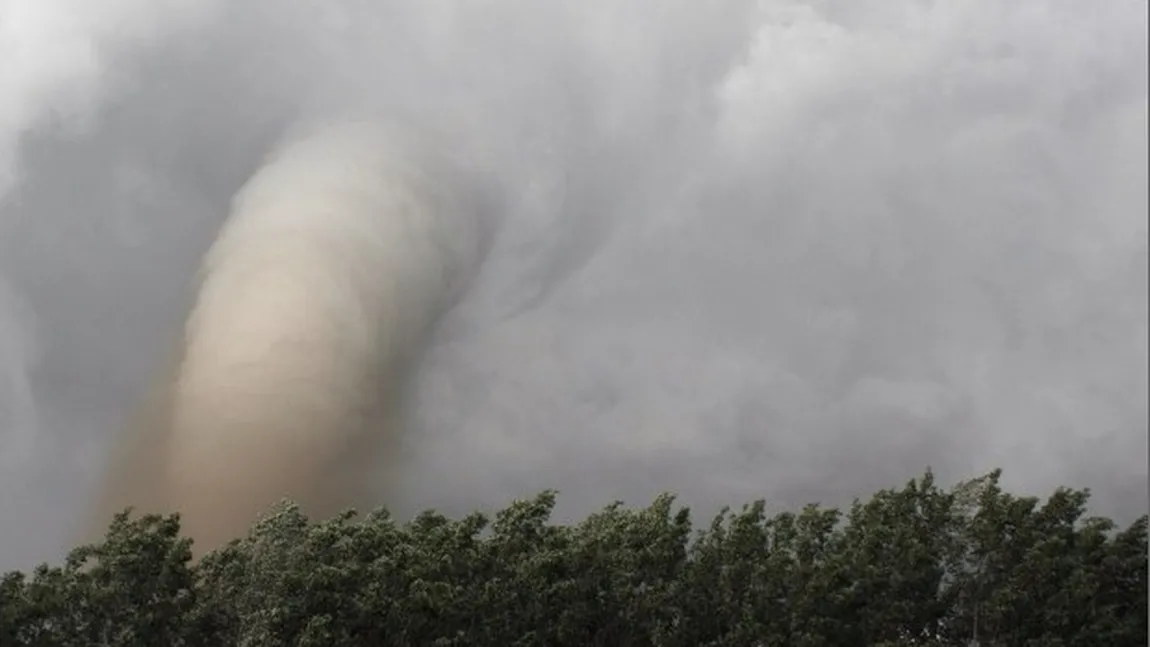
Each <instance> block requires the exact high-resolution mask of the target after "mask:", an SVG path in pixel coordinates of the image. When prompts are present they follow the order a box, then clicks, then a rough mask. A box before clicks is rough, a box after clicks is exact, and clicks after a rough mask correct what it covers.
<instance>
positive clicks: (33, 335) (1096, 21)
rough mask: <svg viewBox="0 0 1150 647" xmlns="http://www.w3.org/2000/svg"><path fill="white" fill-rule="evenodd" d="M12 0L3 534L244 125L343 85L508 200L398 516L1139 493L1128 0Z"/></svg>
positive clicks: (123, 372)
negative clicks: (709, 0)
mask: <svg viewBox="0 0 1150 647" xmlns="http://www.w3.org/2000/svg"><path fill="white" fill-rule="evenodd" d="M7 7H8V8H7V9H6V10H7V11H9V12H10V14H11V16H12V17H13V18H11V19H9V17H8V16H5V17H4V18H0V25H2V27H0V52H9V51H14V50H15V49H16V48H19V49H20V51H21V52H23V53H24V54H23V55H22V56H21V57H11V56H8V55H6V54H0V92H2V93H3V95H4V96H5V97H6V99H5V105H4V107H3V108H0V162H3V167H4V168H5V169H7V171H5V176H4V177H6V178H8V179H7V180H5V183H4V184H3V186H2V188H0V190H3V195H2V198H0V430H2V431H3V433H4V434H5V435H4V437H3V441H2V442H3V443H4V450H3V453H2V454H0V492H2V493H3V494H2V495H0V518H2V519H4V520H5V522H4V524H3V526H4V530H3V531H2V533H3V534H2V535H0V567H4V568H7V567H10V566H17V565H25V564H27V563H28V562H29V561H31V560H39V559H47V558H53V557H55V556H56V555H57V554H58V551H59V550H61V549H62V548H63V547H64V546H66V545H67V544H68V541H69V538H70V535H69V533H70V530H71V528H72V527H73V526H74V524H75V523H77V514H78V510H79V507H80V506H82V504H83V502H84V500H85V497H86V491H85V490H86V489H87V488H90V487H91V486H92V484H93V483H94V479H95V476H96V471H97V469H98V468H99V465H100V461H101V458H102V456H103V454H104V453H105V452H106V451H108V449H109V448H110V446H111V439H112V438H113V437H114V435H115V434H116V433H117V430H118V428H119V427H121V426H122V425H123V422H124V420H125V418H126V417H127V416H128V415H129V414H130V411H131V406H132V404H133V403H134V402H136V401H137V400H138V398H139V397H140V395H141V392H142V389H143V388H144V386H145V385H146V383H147V379H148V378H149V377H150V376H151V375H152V374H154V373H155V371H156V370H157V369H158V368H159V367H160V366H162V364H163V362H164V360H166V359H168V355H167V353H168V352H170V351H169V349H170V342H171V340H172V338H173V336H174V335H176V334H178V324H179V321H180V318H181V316H182V313H183V308H185V307H186V304H187V299H188V295H187V292H186V288H187V286H188V285H189V284H190V281H191V278H192V272H193V271H194V267H195V263H196V261H197V258H198V255H199V254H200V253H201V252H202V251H203V249H204V248H205V247H206V245H207V244H208V243H209V241H210V239H211V237H212V235H213V233H214V229H215V227H216V226H218V224H219V222H220V220H221V218H222V217H223V214H224V213H225V209H226V205H227V201H228V200H229V198H230V195H231V194H232V192H233V191H234V190H235V189H236V188H237V187H238V186H239V185H240V184H241V183H242V182H243V181H244V179H245V178H246V176H247V174H249V173H250V172H251V171H252V170H253V169H254V168H255V166H256V164H257V163H258V160H259V158H260V156H261V155H262V154H263V152H264V151H265V150H266V148H267V147H268V145H269V144H270V143H271V142H272V141H274V140H275V139H276V137H277V136H278V135H279V134H280V133H281V132H282V131H283V129H284V128H285V127H287V126H288V125H289V124H291V123H292V122H294V121H295V120H297V119H300V118H306V117H309V116H316V115H326V114H335V113H343V112H357V111H373V112H381V113H384V114H387V115H388V116H390V117H393V118H396V119H401V120H404V121H406V122H407V123H410V124H412V125H413V127H419V128H431V129H435V130H439V131H442V132H444V133H446V134H448V135H449V136H451V137H454V138H456V141H458V142H460V145H461V149H460V151H459V154H460V155H461V156H463V157H466V158H469V159H471V160H473V161H474V162H475V163H476V164H478V165H480V166H482V168H484V169H485V170H486V171H487V172H489V173H490V174H491V175H492V176H493V177H494V178H495V179H496V181H497V182H498V184H499V186H501V187H502V189H503V191H504V198H505V200H506V208H505V212H506V213H505V217H504V219H503V220H502V222H501V223H500V227H499V236H498V238H497V239H496V242H495V247H494V249H493V250H492V253H491V255H490V257H489V261H488V263H487V265H486V266H485V267H484V270H483V273H482V274H481V275H480V276H479V277H477V281H476V283H475V286H474V289H473V291H472V292H471V293H470V294H469V295H468V296H467V298H466V299H465V300H464V301H463V302H462V303H461V305H460V307H459V308H458V309H457V311H455V312H454V313H452V315H451V316H450V319H449V322H448V324H449V325H448V326H447V327H446V328H445V330H444V331H443V334H442V335H441V336H440V339H439V340H438V342H437V343H436V344H435V345H434V347H433V348H432V349H431V350H430V351H429V353H428V355H427V357H426V360H425V362H424V363H423V365H422V367H421V370H420V371H419V374H418V375H417V376H416V379H415V383H414V388H413V393H412V399H413V406H414V419H413V421H412V428H411V429H410V431H409V434H408V448H407V449H408V451H409V452H410V459H409V461H408V463H407V465H408V468H409V472H410V474H409V476H408V492H409V497H408V499H407V500H405V501H403V502H400V507H402V508H404V509H412V508H416V507H423V506H437V507H440V508H443V509H447V510H453V511H461V510H465V509H469V508H471V507H473V506H476V505H481V506H494V505H499V504H502V503H503V502H504V501H505V500H506V499H507V498H508V497H512V496H519V495H526V494H530V493H532V492H534V491H535V490H538V489H540V488H543V487H558V488H560V489H561V490H563V492H564V495H563V497H562V499H561V506H562V508H563V512H564V514H582V513H584V512H586V511H587V510H588V509H590V508H591V507H596V506H598V505H601V504H603V503H605V502H607V501H608V500H610V499H615V498H623V499H627V500H629V501H634V502H644V501H645V500H647V499H649V498H650V497H652V496H653V495H654V494H655V493H657V492H659V491H662V490H675V491H678V492H680V493H682V495H683V496H684V498H685V500H687V501H688V502H690V503H693V504H698V505H700V506H702V507H704V508H707V509H713V506H715V505H718V504H723V503H736V504H737V503H739V502H742V501H745V500H748V499H750V498H757V497H767V498H770V499H771V500H772V501H775V502H777V503H778V504H779V505H793V504H796V503H801V502H804V501H808V500H813V499H821V500H824V501H828V502H840V501H842V500H843V499H844V498H846V497H849V496H851V495H855V494H865V493H866V492H867V491H868V490H870V489H872V488H876V487H882V486H886V485H889V484H891V483H892V482H897V481H898V480H901V479H903V478H906V477H909V476H911V475H913V474H914V473H916V472H917V471H919V470H920V469H922V468H923V467H925V466H926V465H927V464H929V465H932V466H934V467H935V468H936V469H937V470H938V471H940V472H941V473H942V474H943V475H944V476H945V477H947V478H959V477H963V476H967V475H971V474H974V473H979V472H982V471H985V470H987V469H990V468H992V467H994V466H1003V467H1005V468H1006V469H1007V477H1008V481H1009V482H1010V483H1011V484H1012V485H1014V486H1017V487H1020V488H1024V489H1027V490H1032V491H1041V490H1044V489H1046V488H1049V487H1051V486H1053V485H1056V484H1059V483H1069V484H1073V485H1079V486H1089V487H1092V488H1093V489H1094V490H1095V491H1096V492H1097V494H1098V497H1099V506H1100V509H1101V510H1102V511H1104V512H1108V513H1119V514H1123V515H1129V514H1133V513H1136V512H1140V511H1143V510H1145V508H1146V504H1147V496H1146V438H1147V424H1148V414H1147V397H1146V393H1147V386H1148V384H1147V328H1148V324H1147V321H1148V317H1147V297H1146V293H1147V278H1146V277H1147V272H1146V264H1147V209H1148V205H1147V180H1146V177H1147V171H1148V169H1147V126H1146V119H1147V95H1146V92H1147V82H1146V78H1147V65H1146V37H1147V30H1146V8H1145V5H1144V3H1138V2H1135V1H1133V0H1131V1H1125V0H1121V1H1114V2H1107V3H1101V4H1097V5H1090V6H1086V5H1078V4H1074V3H1065V2H1059V1H1057V0H1044V1H1042V2H1030V3H1022V4H1018V3H1013V4H1012V3H1002V2H992V1H991V0H985V1H978V2H967V3H957V4H956V3H934V2H917V1H911V0H873V1H870V0H867V1H859V0H851V1H850V2H846V1H841V2H840V1H830V0H828V1H822V2H790V1H786V0H776V1H773V2H763V3H753V2H728V3H724V4H723V8H722V9H715V8H714V6H713V5H711V6H708V7H703V6H702V5H700V4H699V3H694V2H687V1H685V0H684V1H677V2H658V3H656V2H640V1H638V0H634V1H630V2H610V3H608V2H588V1H586V0H583V1H581V2H558V3H537V2H529V1H527V0H500V1H493V2H488V3H479V4H476V5H469V6H468V7H465V8H461V7H460V6H457V5H456V4H453V3H442V2H419V3H415V2H379V1H378V0H372V1H368V0H340V1H338V2H328V3H309V2H304V1H303V0H287V1H280V2H274V3H273V2H270V1H264V0H244V1H242V2H233V3H227V4H226V5H225V4H222V3H208V2H204V3H185V2H180V1H178V0H171V1H169V2H163V3H161V2H156V1H155V0H150V1H149V2H147V3H145V2H141V1H138V0H100V2H92V1H91V0H86V1H85V2H80V0H52V1H49V0H35V2H33V1H31V0H29V1H28V2H24V1H22V0H19V1H16V2H9V3H8V5H7ZM65 36H66V37H67V38H64V37H65ZM62 39H63V40H66V41H67V42H68V43H74V45H70V46H69V47H67V48H61V47H59V46H58V44H59V43H60V42H62ZM9 171H15V173H10V172H9Z"/></svg>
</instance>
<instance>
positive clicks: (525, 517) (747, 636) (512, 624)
mask: <svg viewBox="0 0 1150 647" xmlns="http://www.w3.org/2000/svg"><path fill="white" fill-rule="evenodd" d="M999 476H1000V474H999V473H998V472H993V473H991V474H989V475H987V476H985V477H983V478H980V479H976V480H973V481H969V482H966V483H963V484H960V485H959V486H958V487H955V488H952V489H943V488H940V487H939V486H938V485H937V484H936V483H935V481H934V478H933V476H932V475H931V474H930V473H929V472H927V473H926V474H925V475H924V476H923V477H921V478H918V479H914V480H912V481H910V482H909V483H907V484H906V485H905V486H904V487H903V488H901V489H890V490H883V491H880V492H878V493H876V494H875V495H874V496H872V497H871V498H870V499H869V500H867V501H865V502H864V501H856V502H855V503H854V504H853V505H851V506H850V507H849V509H847V510H845V511H840V510H837V509H833V508H825V507H819V506H808V507H806V508H804V509H802V510H801V511H798V512H781V513H777V514H774V515H773V516H772V515H768V513H767V506H766V504H765V502H763V501H758V502H755V503H753V504H750V505H747V506H744V507H743V508H742V509H741V510H740V511H739V512H732V511H731V510H724V511H722V512H721V513H720V514H718V515H717V516H716V517H715V518H714V519H713V520H712V521H711V523H710V525H709V526H707V527H705V528H703V529H701V530H695V529H694V528H693V526H692V522H691V518H690V514H689V511H688V510H687V509H686V508H682V507H677V506H676V505H675V501H674V498H673V497H671V496H669V495H665V496H661V497H659V498H658V499H656V500H655V501H654V502H653V503H652V504H651V505H650V506H648V507H646V508H642V509H628V508H625V507H623V506H622V504H620V503H616V504H612V505H610V506H608V507H606V508H605V509H603V510H602V511H600V512H599V513H596V514H593V515H591V516H589V517H588V518H586V519H585V520H583V521H582V522H580V523H577V524H572V525H561V524H555V523H552V522H551V521H550V518H551V513H552V510H553V508H554V505H555V500H556V493H555V492H552V491H548V492H543V493H541V494H540V495H538V496H537V497H535V498H534V499H531V500H526V501H518V502H515V503H513V504H511V505H510V506H508V507H507V508H506V509H504V510H502V511H500V512H498V513H497V514H495V515H494V517H493V518H489V517H487V516H485V515H481V514H473V515H470V516H467V517H464V518H461V519H450V518H447V517H445V516H443V515H440V514H437V513H435V512H425V513H423V514H422V515H420V516H418V517H416V518H415V519H413V520H411V521H409V522H406V523H401V522H399V521H398V520H396V519H394V518H393V517H391V516H390V515H389V514H388V513H387V512H386V511H382V510H381V511H377V512H374V513H372V514H370V515H367V516H366V517H363V518H357V517H355V515H354V514H352V513H350V512H349V513H348V514H345V515H342V516H340V517H337V518H334V519H331V520H327V521H323V522H318V523H316V522H312V521H309V520H308V519H307V518H306V517H305V516H304V515H303V514H302V513H301V512H300V510H299V509H298V508H297V507H295V506H294V505H292V504H290V503H285V504H283V505H280V506H277V507H276V508H275V509H273V510H272V511H271V512H270V513H269V514H268V515H267V516H266V518H265V519H263V520H262V521H261V522H260V523H258V524H256V525H255V526H254V527H253V528H252V530H251V532H250V533H249V535H248V536H247V537H245V538H243V539H240V540H237V541H235V542H232V543H231V544H229V545H228V546H226V547H224V548H222V549H220V550H217V551H215V552H213V553H210V554H208V555H207V556H205V557H204V558H203V559H202V560H201V561H199V562H198V563H193V562H192V560H191V552H190V550H189V547H190V542H189V540H187V539H186V538H182V537H181V536H180V534H179V519H178V516H177V515H171V516H167V517H159V516H146V517H142V518H138V519H132V518H131V517H130V516H129V515H128V514H127V513H124V514H121V515H119V516H117V517H116V518H115V520H114V521H113V523H112V525H111V527H110V528H109V531H108V534H107V536H106V538H105V540H104V541H103V542H102V543H100V544H97V545H93V546H84V547H81V548H78V549H76V550H74V551H73V552H72V553H71V554H70V555H69V557H68V559H67V560H66V561H65V563H64V564H63V565H62V566H55V567H52V566H48V565H43V566H41V567H39V568H37V569H35V570H34V571H33V572H32V573H31V574H23V573H10V574H8V575H6V576H4V577H3V579H0V645H4V646H7V645H13V646H16V645H45V646H46V645H85V646H87V645H173V646H199V645H204V646H207V645H253V646H254V645H298V646H301V647H302V646H307V645H325V646H328V645H348V646H352V645H397V646H413V645H499V646H505V645H523V646H526V645H548V646H561V645H580V646H583V645H603V646H606V645H612V646H615V645H619V646H661V647H688V646H691V647H694V646H708V645H709V646H716V647H717V646H720V645H723V646H726V645H730V646H755V645H763V646H767V645H772V646H773V645H778V646H781V645H795V646H816V645H851V646H853V645H887V646H894V645H966V644H969V643H970V641H971V640H972V639H975V638H977V640H978V641H979V644H980V645H983V646H984V647H985V646H988V645H1036V646H1037V645H1066V646H1072V645H1082V646H1085V645H1113V646H1125V645H1145V644H1146V636H1147V597H1146V596H1147V519H1146V517H1145V516H1144V517H1141V518H1140V519H1138V520H1137V521H1135V522H1134V523H1132V524H1131V525H1130V526H1128V527H1126V528H1123V529H1119V528H1117V527H1116V526H1115V524H1114V523H1113V522H1112V521H1110V520H1107V519H1101V518H1090V517H1087V516H1086V506H1087V502H1088V499H1089V493H1088V492H1087V491H1079V490H1069V489H1059V490H1056V491H1055V492H1054V493H1053V494H1052V495H1051V496H1050V497H1048V498H1047V499H1046V500H1045V502H1043V501H1040V500H1038V499H1035V498H1027V497H1015V496H1013V495H1011V494H1008V493H1006V492H1003V490H1002V489H1001V488H1000V486H999Z"/></svg>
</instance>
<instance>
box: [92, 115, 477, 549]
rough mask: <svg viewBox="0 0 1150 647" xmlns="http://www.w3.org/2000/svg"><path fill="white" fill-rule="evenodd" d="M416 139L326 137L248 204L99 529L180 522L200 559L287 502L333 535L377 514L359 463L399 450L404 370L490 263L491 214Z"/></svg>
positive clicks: (366, 127)
mask: <svg viewBox="0 0 1150 647" xmlns="http://www.w3.org/2000/svg"><path fill="white" fill-rule="evenodd" d="M405 139H407V140H411V139H412V138H410V137H407V138H405V137H403V135H402V131H395V130H390V131H389V129H388V128H384V127H381V126H379V125H376V124H374V123H371V122H363V121H361V122H348V123H341V124H336V125H325V126H321V127H319V128H318V129H316V130H315V132H311V133H309V134H307V135H304V136H301V137H299V138H298V139H295V140H292V141H290V142H289V143H288V144H287V145H285V146H284V147H283V148H282V149H281V150H279V151H278V152H277V153H275V154H273V155H272V156H271V159H270V160H269V161H268V162H267V164H266V165H264V166H263V167H262V168H261V169H260V170H259V171H258V172H257V173H256V174H255V175H254V176H253V177H252V179H251V180H249V181H248V183H247V184H246V185H245V186H244V187H243V188H242V189H241V190H240V192H239V194H238V195H237V196H236V198H235V200H234V202H233V206H232V213H231V215H230V217H229V219H228V220H227V222H226V223H225V224H224V226H223V229H222V231H221V232H220V234H219V237H218V239H217V240H216V241H215V243H214V244H213V245H212V247H211V249H209V251H208V253H207V256H206V258H205V260H204V264H203V267H202V269H201V274H202V284H201V286H200V288H199V290H198V295H197V299H196V304H195V306H194V308H193V309H192V312H191V315H190V316H189V319H188V322H187V327H186V334H185V340H184V347H183V351H182V353H181V360H180V362H179V365H178V368H177V370H176V375H175V376H174V378H173V379H172V381H171V384H170V385H169V384H161V385H159V387H158V389H159V395H158V398H159V399H158V401H156V402H154V403H153V404H152V408H153V410H152V411H149V412H148V415H146V416H145V417H144V420H143V421H142V422H141V423H140V424H141V429H140V430H139V431H138V432H135V433H133V434H131V435H130V436H129V437H128V438H127V442H126V444H125V446H124V447H123V448H122V449H120V450H119V453H120V455H121V456H122V458H121V459H120V460H119V461H118V464H116V465H115V466H114V467H113V469H112V470H110V471H109V473H108V475H107V477H106V479H107V481H108V484H107V485H106V486H105V487H106V488H107V490H108V492H107V493H106V494H105V495H104V497H103V500H102V501H100V502H99V504H98V505H97V506H96V507H95V509H96V510H97V512H98V516H97V517H96V522H97V523H96V526H95V527H94V528H95V529H99V528H101V527H103V526H104V525H106V523H107V520H108V518H109V515H110V514H113V513H115V512H117V511H119V510H122V509H124V508H126V507H128V506H134V507H135V508H136V509H137V511H139V512H159V513H164V512H167V511H173V510H178V511H179V512H180V514H181V516H182V520H183V527H184V530H185V532H187V533H188V534H189V535H190V536H191V537H192V538H194V539H195V540H196V548H197V549H198V550H200V551H202V550H208V549H211V548H214V547H217V546H219V545H221V544H222V543H223V542H225V541H227V540H228V539H232V538H237V537H240V536H242V535H243V534H245V532H246V530H247V528H249V527H250V526H251V524H252V523H254V522H255V520H256V519H257V517H258V515H259V514H260V513H262V512H263V511H265V510H266V509H267V508H268V507H269V506H270V505H271V504H273V503H275V502H276V501H278V500H279V499H280V498H282V497H290V498H292V499H293V500H295V501H297V502H299V503H300V504H302V505H303V506H304V508H305V509H306V510H307V511H308V512H311V513H312V514H316V515H320V516H324V517H326V516H330V515H332V514H335V513H337V512H339V511H340V509H342V508H344V507H347V506H352V505H357V504H358V505H365V504H366V505H370V502H371V497H370V495H368V494H365V491H366V490H365V485H364V484H363V483H362V481H364V480H366V477H365V475H363V474H361V473H360V472H361V470H362V466H357V465H356V461H355V460H354V459H355V457H356V456H357V455H358V454H359V453H362V452H364V451H365V447H368V446H378V447H383V448H387V447H388V446H391V445H393V444H394V442H395V440H396V438H395V436H396V435H397V432H398V429H399V428H400V427H401V426H402V412H401V411H399V403H398V396H399V389H400V387H401V386H402V378H403V376H404V373H405V367H406V366H407V365H409V364H410V363H411V362H412V361H414V360H416V359H417V358H418V351H419V349H420V347H421V346H422V344H423V342H424V340H425V338H426V336H427V333H428V331H429V330H430V329H431V328H432V327H433V325H434V324H435V322H436V321H437V319H438V318H439V315H440V314H441V313H442V312H443V311H444V310H446V309H447V307H448V306H449V305H450V303H451V300H452V299H453V298H455V297H457V296H458V293H459V291H460V287H461V286H462V285H463V284H464V283H465V282H466V280H467V279H469V278H470V277H471V276H472V275H473V273H474V271H475V269H476V267H477V265H478V261H479V256H480V250H481V245H480V243H481V236H480V233H479V222H478V215H477V210H478V206H479V205H480V204H481V201H478V200H477V199H476V196H467V195H462V193H463V190H464V188H465V185H464V183H463V182H462V181H461V180H458V179H457V180H455V181H453V178H452V175H453V174H452V173H450V172H449V171H448V168H447V167H446V165H445V164H443V163H440V164H438V165H437V164H436V163H434V161H433V159H434V157H433V156H432V155H429V154H428V153H427V152H426V151H424V150H421V148H420V147H419V146H418V145H416V144H414V143H411V142H410V141H409V142H405V141H404V140H405ZM437 166H438V168H437ZM454 175H458V174H457V173H456V174H454ZM386 463H387V461H386V460H381V461H378V462H377V463H375V464H373V465H372V466H371V467H372V468H373V470H374V471H376V472H380V471H386V468H387V465H386ZM96 532H97V534H95V536H96V537H98V536H99V534H98V530H97V531H96Z"/></svg>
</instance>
